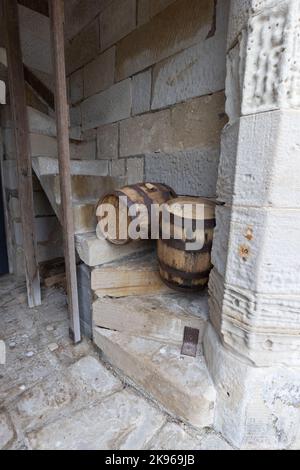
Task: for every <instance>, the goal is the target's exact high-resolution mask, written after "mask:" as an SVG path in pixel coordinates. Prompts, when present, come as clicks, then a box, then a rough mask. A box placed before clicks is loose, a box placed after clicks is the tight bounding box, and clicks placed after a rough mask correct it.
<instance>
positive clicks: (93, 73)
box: [83, 47, 116, 98]
mask: <svg viewBox="0 0 300 470" xmlns="http://www.w3.org/2000/svg"><path fill="white" fill-rule="evenodd" d="M115 55H116V48H115V47H111V48H110V49H108V50H107V51H105V52H103V54H100V55H99V56H98V57H97V58H96V59H94V60H93V61H92V62H90V63H89V64H87V65H86V66H85V67H84V71H83V73H84V97H85V98H88V97H90V96H92V95H95V94H96V93H99V92H100V91H102V90H106V88H109V87H110V86H111V85H113V83H114V76H115Z"/></svg>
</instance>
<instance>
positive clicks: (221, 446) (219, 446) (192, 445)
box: [149, 423, 232, 451]
mask: <svg viewBox="0 0 300 470" xmlns="http://www.w3.org/2000/svg"><path fill="white" fill-rule="evenodd" d="M149 448H150V449H151V450H190V451H191V450H231V449H232V447H230V445H229V444H227V442H226V441H225V440H224V439H222V437H221V436H220V435H218V434H216V433H214V432H209V433H208V434H205V436H203V437H194V436H191V435H190V434H188V432H187V431H186V430H185V429H184V428H183V427H182V426H179V425H178V424H176V423H167V424H166V425H165V426H164V427H163V428H162V430H161V431H160V432H159V434H157V435H156V436H155V437H154V439H153V440H152V442H151V447H149Z"/></svg>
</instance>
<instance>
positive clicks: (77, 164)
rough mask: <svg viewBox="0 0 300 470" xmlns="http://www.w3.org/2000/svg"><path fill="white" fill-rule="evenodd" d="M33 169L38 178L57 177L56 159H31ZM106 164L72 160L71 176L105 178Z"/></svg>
mask: <svg viewBox="0 0 300 470" xmlns="http://www.w3.org/2000/svg"><path fill="white" fill-rule="evenodd" d="M32 162H33V168H34V171H35V173H36V174H37V176H38V177H40V176H47V175H58V174H59V171H58V160H57V158H48V157H36V158H33V160H32ZM106 174H107V163H106V162H100V161H95V160H82V161H80V160H72V161H71V175H74V176H75V175H77V176H105V175H106Z"/></svg>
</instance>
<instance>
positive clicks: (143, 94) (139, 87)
mask: <svg viewBox="0 0 300 470" xmlns="http://www.w3.org/2000/svg"><path fill="white" fill-rule="evenodd" d="M151 81H152V71H151V70H147V71H146V72H142V73H139V74H138V75H135V76H134V77H133V78H132V113H133V114H141V113H145V112H147V111H149V110H150V102H151Z"/></svg>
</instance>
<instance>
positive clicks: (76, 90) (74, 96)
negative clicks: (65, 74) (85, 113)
mask: <svg viewBox="0 0 300 470" xmlns="http://www.w3.org/2000/svg"><path fill="white" fill-rule="evenodd" d="M81 100H83V69H79V70H77V72H74V73H72V75H71V76H70V102H71V104H76V103H78V102H79V101H81Z"/></svg>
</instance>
